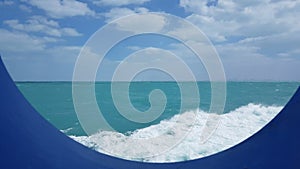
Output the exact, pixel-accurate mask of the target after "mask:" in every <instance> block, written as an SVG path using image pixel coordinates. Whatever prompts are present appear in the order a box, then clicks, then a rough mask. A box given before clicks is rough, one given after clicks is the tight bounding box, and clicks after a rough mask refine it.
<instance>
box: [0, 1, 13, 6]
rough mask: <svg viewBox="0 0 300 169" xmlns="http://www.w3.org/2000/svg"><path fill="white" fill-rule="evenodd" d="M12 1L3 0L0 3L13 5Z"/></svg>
mask: <svg viewBox="0 0 300 169" xmlns="http://www.w3.org/2000/svg"><path fill="white" fill-rule="evenodd" d="M13 4H14V1H8V0H4V1H1V2H0V5H8V6H9V5H13Z"/></svg>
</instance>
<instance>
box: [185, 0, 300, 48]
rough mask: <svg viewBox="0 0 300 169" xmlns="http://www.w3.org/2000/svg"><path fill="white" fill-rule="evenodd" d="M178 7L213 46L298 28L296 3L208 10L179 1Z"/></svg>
mask: <svg viewBox="0 0 300 169" xmlns="http://www.w3.org/2000/svg"><path fill="white" fill-rule="evenodd" d="M180 5H181V6H182V7H184V8H185V10H186V11H188V12H191V13H192V14H191V15H190V16H189V17H187V19H188V20H189V21H191V22H192V23H194V24H196V25H197V26H199V27H200V29H202V30H203V31H204V32H205V33H206V34H208V36H209V37H210V38H211V39H212V40H214V41H217V42H218V41H226V40H229V39H230V37H231V36H243V37H256V36H267V35H273V34H278V33H281V32H284V31H285V32H286V31H291V30H293V29H294V30H295V29H298V30H299V28H300V24H299V22H297V17H296V16H298V15H299V14H300V3H299V1H293V0H287V1H279V2H270V1H269V0H261V1H250V2H248V1H239V0H222V1H218V4H217V6H210V7H208V6H207V5H206V2H205V1H194V0H193V1H192V0H181V1H180Z"/></svg>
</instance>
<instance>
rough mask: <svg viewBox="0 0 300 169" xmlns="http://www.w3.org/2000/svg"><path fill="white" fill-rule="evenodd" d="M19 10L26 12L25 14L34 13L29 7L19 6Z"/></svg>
mask: <svg viewBox="0 0 300 169" xmlns="http://www.w3.org/2000/svg"><path fill="white" fill-rule="evenodd" d="M19 8H20V9H21V10H22V11H25V12H29V13H30V12H32V10H31V8H30V7H29V6H26V5H23V4H21V5H19Z"/></svg>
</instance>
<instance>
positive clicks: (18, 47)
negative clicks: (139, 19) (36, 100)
mask: <svg viewBox="0 0 300 169" xmlns="http://www.w3.org/2000/svg"><path fill="white" fill-rule="evenodd" d="M148 12H158V13H165V14H172V15H175V16H178V17H180V18H183V19H185V20H187V21H188V22H191V23H192V24H194V25H196V26H197V27H198V28H199V29H200V30H201V31H202V32H203V33H204V34H205V35H206V36H207V37H208V38H209V40H210V41H211V43H212V44H213V46H214V47H215V48H216V50H217V52H218V54H219V57H220V59H221V61H222V64H223V66H224V70H225V75H226V78H227V80H230V81H300V74H299V73H298V72H300V21H299V17H300V1H299V0H282V1H280V0H249V1H248V0H86V1H83V0H43V1H41V0H20V1H11V0H0V24H1V26H0V54H1V56H2V59H3V61H4V63H5V65H6V67H7V69H8V71H9V73H10V74H11V76H12V77H13V79H14V80H15V81H70V80H72V77H73V70H74V65H75V63H76V60H77V58H78V55H79V53H80V50H81V49H82V46H83V45H84V44H85V43H86V41H87V40H88V39H89V38H90V37H91V36H92V35H93V34H94V33H95V32H96V31H97V30H98V29H100V28H102V27H103V26H105V25H106V24H108V23H110V22H112V21H114V20H115V19H118V18H120V17H124V16H126V15H130V14H135V13H137V14H145V13H148ZM158 22H159V21H158V20H155V19H153V22H151V24H148V25H147V26H148V27H155V26H157V25H158V24H159V23H158ZM129 24H130V23H129ZM133 24H134V23H133V22H132V25H133ZM142 26H143V25H142ZM144 27H146V26H144ZM182 34H183V35H184V36H186V37H187V38H193V37H192V36H193V35H192V33H191V32H189V31H188V30H183V31H182ZM107 38H109V37H107ZM100 45H101V44H100ZM144 48H149V49H151V51H153V52H152V53H150V55H155V54H158V55H159V53H157V51H158V50H157V49H159V48H161V49H165V50H168V51H172V52H176V53H177V54H178V56H179V57H182V58H183V60H185V61H186V62H188V63H187V65H188V66H189V67H190V68H191V69H192V71H193V73H194V74H195V77H196V79H197V80H207V79H208V75H207V73H206V70H205V68H204V67H203V65H201V62H200V61H199V60H198V61H194V60H193V61H189V59H188V58H189V57H192V55H193V53H192V52H190V51H188V50H187V49H186V48H184V46H183V45H182V44H180V43H179V42H178V41H176V40H174V39H172V38H168V37H161V36H156V35H143V36H136V37H134V38H128V39H126V40H124V41H123V42H122V43H120V44H118V45H117V46H115V47H114V48H113V49H112V50H111V51H110V52H109V53H108V54H107V56H105V58H104V60H103V63H101V65H100V68H99V70H98V74H97V80H110V79H111V75H112V73H113V70H114V69H115V67H116V66H117V65H118V64H119V63H120V61H122V60H123V59H124V58H125V57H126V56H127V55H130V54H132V53H133V52H136V51H139V50H141V49H144ZM145 55H146V54H145ZM170 66H172V65H170ZM150 77H152V78H153V79H155V78H157V79H159V80H169V77H168V76H167V75H166V74H163V73H159V72H156V71H151V70H150V71H148V72H145V73H144V75H141V77H140V78H141V79H145V80H147V79H149V78H150ZM150 79H151V78H150Z"/></svg>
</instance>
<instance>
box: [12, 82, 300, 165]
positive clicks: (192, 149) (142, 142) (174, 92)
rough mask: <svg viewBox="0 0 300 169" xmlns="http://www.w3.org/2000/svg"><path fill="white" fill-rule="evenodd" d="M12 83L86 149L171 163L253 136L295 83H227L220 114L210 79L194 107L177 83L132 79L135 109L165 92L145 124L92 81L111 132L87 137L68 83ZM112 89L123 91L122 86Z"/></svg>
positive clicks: (144, 108) (107, 89)
mask: <svg viewBox="0 0 300 169" xmlns="http://www.w3.org/2000/svg"><path fill="white" fill-rule="evenodd" d="M114 83H125V82H114ZM182 83H190V82H182ZM16 85H17V87H18V88H19V89H20V90H21V92H22V93H23V95H24V96H25V97H26V99H27V100H28V101H29V102H30V103H31V104H32V105H33V107H34V108H35V109H36V110H37V111H38V112H40V114H41V115H42V116H43V117H44V118H45V119H46V120H48V121H49V122H50V123H51V124H53V125H54V126H55V127H56V128H57V129H59V130H60V131H61V132H63V133H65V134H66V135H68V136H69V137H70V138H72V139H74V140H76V141H78V142H80V143H81V144H83V145H85V146H87V147H89V148H91V149H94V150H96V151H99V152H102V153H106V154H108V155H113V156H116V157H119V158H123V159H128V160H134V161H146V162H175V161H185V160H191V159H196V158H201V157H205V156H208V155H211V154H214V153H217V152H220V151H223V150H225V149H227V148H229V147H232V146H234V145H236V144H238V143H240V142H241V141H243V140H245V139H246V138H248V137H249V136H251V135H253V134H254V133H255V132H257V131H258V130H259V129H261V128H262V127H263V126H264V125H266V124H267V123H268V122H269V121H270V120H271V119H272V118H274V117H275V116H276V115H277V114H278V113H279V111H280V110H281V109H282V108H283V107H284V105H285V104H286V103H287V102H288V100H289V99H290V98H291V96H292V95H293V93H294V92H295V91H296V89H297V88H298V86H299V85H300V82H227V95H226V104H225V108H224V112H223V113H221V114H212V113H208V111H209V108H210V104H211V88H210V83H209V82H198V83H197V85H198V89H199V95H200V103H199V106H198V107H195V103H194V102H195V100H197V99H195V98H192V97H191V98H188V101H186V102H187V106H185V107H184V108H182V107H181V93H180V90H179V85H178V83H176V82H131V83H130V88H129V98H130V101H131V104H132V106H134V107H135V108H136V109H137V110H139V111H142V112H144V111H147V110H148V109H149V108H150V107H151V104H150V102H149V94H150V93H151V91H153V90H154V89H160V90H162V91H163V92H164V94H165V96H166V99H167V103H166V105H165V108H164V110H163V113H162V114H161V115H160V116H159V117H158V118H156V119H155V120H153V121H151V122H146V123H139V122H133V121H130V120H128V119H126V118H125V117H123V116H122V115H120V113H119V112H118V109H117V108H116V107H115V105H114V102H113V97H112V95H111V83H110V82H96V84H95V93H96V94H95V96H96V101H97V103H98V106H99V108H100V110H101V112H102V114H103V116H104V118H105V119H106V120H107V121H108V122H109V125H110V126H112V128H113V129H114V130H115V131H105V130H99V132H97V133H94V134H93V135H89V136H88V135H87V134H86V133H85V131H84V130H83V128H82V127H81V124H80V122H79V120H78V118H77V115H76V112H75V109H74V105H73V99H72V83H71V82H16ZM116 93H117V94H118V95H119V96H122V95H124V94H126V93H124V92H123V91H121V90H120V91H117V92H116ZM157 101H158V103H159V102H160V100H157ZM121 106H122V105H121ZM124 106H126V105H124ZM211 117H212V118H218V119H219V121H218V124H217V127H216V128H215V129H214V131H213V133H212V134H211V135H210V136H209V137H208V138H207V139H206V140H205V141H203V140H201V131H203V129H204V127H205V125H207V123H206V120H207V119H208V118H211ZM174 126H177V127H174ZM182 133H184V134H182ZM199 133H200V134H199ZM179 136H180V138H179ZM151 138H159V140H158V141H157V140H156V141H153V140H151ZM176 139H178V141H176V142H175V141H174V140H176ZM136 140H138V141H136ZM147 140H148V142H147ZM149 140H150V141H149Z"/></svg>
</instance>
